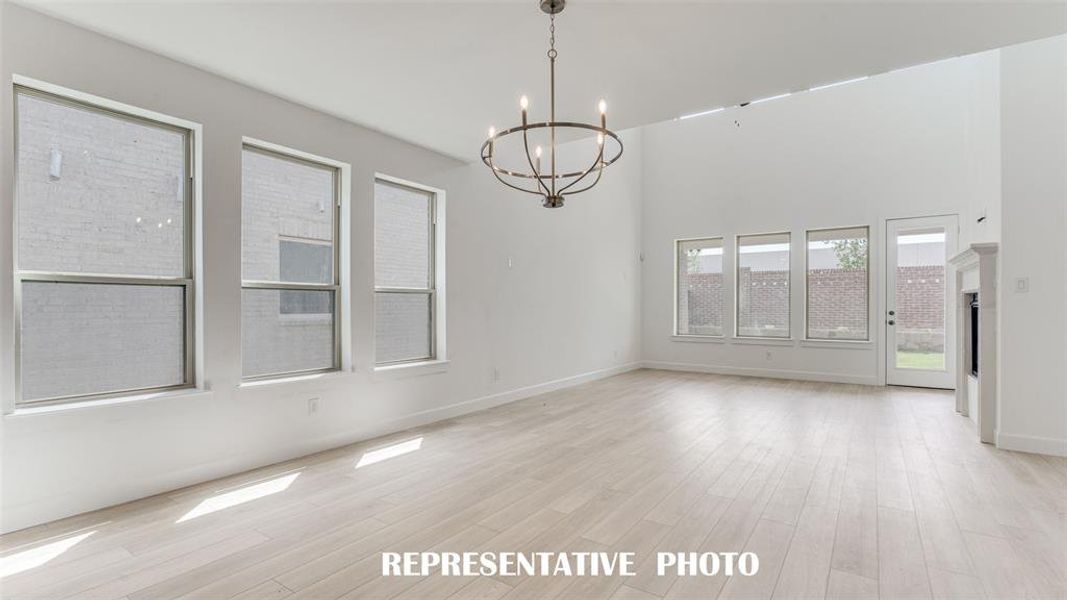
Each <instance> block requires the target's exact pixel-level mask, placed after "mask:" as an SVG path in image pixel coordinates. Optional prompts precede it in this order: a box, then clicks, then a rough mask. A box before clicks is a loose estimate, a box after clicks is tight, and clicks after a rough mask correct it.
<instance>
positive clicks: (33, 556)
mask: <svg viewBox="0 0 1067 600" xmlns="http://www.w3.org/2000/svg"><path fill="white" fill-rule="evenodd" d="M94 533H96V530H93V531H89V532H86V533H81V534H78V535H72V536H70V537H68V538H63V539H61V540H56V541H54V542H50V543H48V544H44V545H41V546H37V547H36V548H30V549H29V550H23V551H22V552H15V553H13V554H9V555H7V556H3V557H0V577H8V576H9V575H14V574H15V573H21V572H23V571H28V570H30V569H35V568H37V567H39V566H41V565H43V564H46V563H48V562H49V561H51V560H52V559H54V558H55V557H57V556H59V555H60V554H63V553H64V552H66V551H67V550H70V549H71V548H73V547H74V546H75V545H76V544H78V542H81V541H82V540H84V539H85V538H87V537H89V536H90V535H93V534H94Z"/></svg>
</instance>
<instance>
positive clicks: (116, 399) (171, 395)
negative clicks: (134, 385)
mask: <svg viewBox="0 0 1067 600" xmlns="http://www.w3.org/2000/svg"><path fill="white" fill-rule="evenodd" d="M211 394H212V392H211V390H208V389H201V388H180V389H173V390H166V391H159V392H149V393H143V394H130V395H125V396H112V397H109V398H93V399H91V400H72V401H70V402H61V403H56V404H42V405H40V406H33V405H29V406H21V407H16V408H15V410H13V411H11V412H10V413H8V414H6V415H4V417H5V418H13V417H14V418H18V417H31V416H36V415H47V414H54V413H66V412H70V411H76V410H86V409H93V408H104V407H108V406H122V405H125V404H140V403H143V402H150V401H155V400H171V399H177V398H181V399H196V398H205V397H210V396H211Z"/></svg>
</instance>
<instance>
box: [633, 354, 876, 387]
mask: <svg viewBox="0 0 1067 600" xmlns="http://www.w3.org/2000/svg"><path fill="white" fill-rule="evenodd" d="M641 368H644V369H658V370H661V371H683V372H688V373H711V374H714V375H738V376H741V377H764V378H767V379H795V380H798V381H820V382H825V383H852V384H857V385H873V386H881V385H882V383H881V381H879V379H878V377H877V376H876V375H846V374H844V373H824V372H821V371H791V370H787V369H757V368H752V367H732V366H726V365H706V364H698V363H679V362H666V361H655V360H652V361H644V362H642V363H641Z"/></svg>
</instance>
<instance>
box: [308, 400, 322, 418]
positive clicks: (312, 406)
mask: <svg viewBox="0 0 1067 600" xmlns="http://www.w3.org/2000/svg"><path fill="white" fill-rule="evenodd" d="M317 412H319V399H318V398H308V414H309V415H313V414H315V413H317Z"/></svg>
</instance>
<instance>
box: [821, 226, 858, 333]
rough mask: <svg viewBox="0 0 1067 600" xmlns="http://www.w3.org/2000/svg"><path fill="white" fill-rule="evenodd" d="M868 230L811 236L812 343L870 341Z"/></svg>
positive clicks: (835, 230)
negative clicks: (822, 341)
mask: <svg viewBox="0 0 1067 600" xmlns="http://www.w3.org/2000/svg"><path fill="white" fill-rule="evenodd" d="M867 247H868V236H867V228H866V227H855V228H851V229H832V230H823V231H809V232H808V286H807V294H808V313H807V314H808V331H807V337H808V338H810V339H825V340H866V339H867V264H868V250H867Z"/></svg>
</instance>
